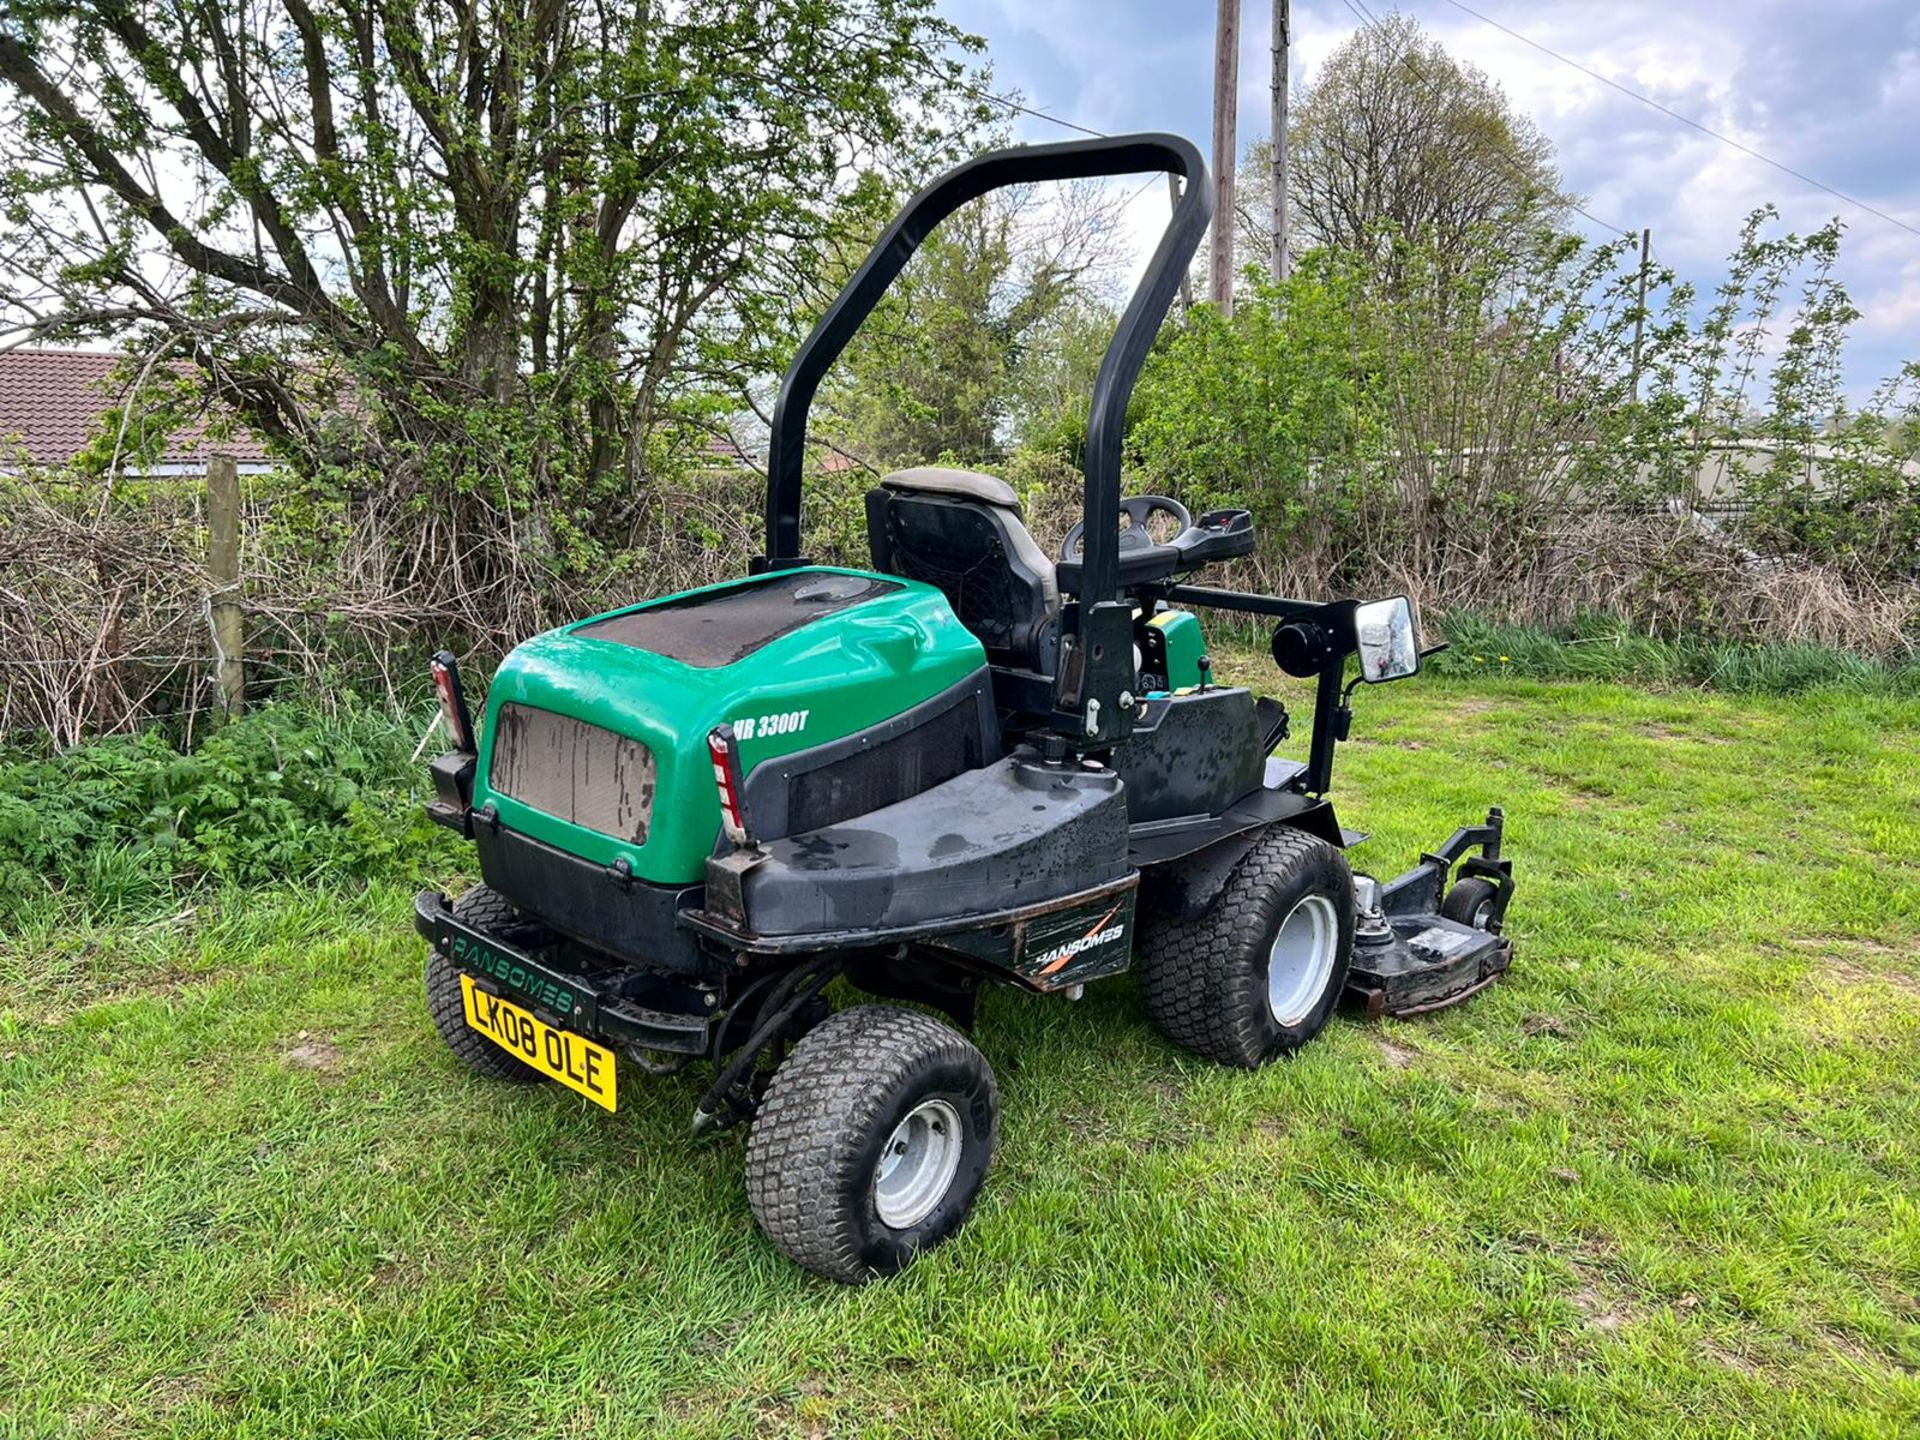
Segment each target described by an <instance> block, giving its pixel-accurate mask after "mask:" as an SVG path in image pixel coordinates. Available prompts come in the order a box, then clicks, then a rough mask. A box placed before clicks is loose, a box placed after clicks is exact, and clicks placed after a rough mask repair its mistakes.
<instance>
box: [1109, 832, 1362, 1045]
mask: <svg viewBox="0 0 1920 1440" xmlns="http://www.w3.org/2000/svg"><path fill="white" fill-rule="evenodd" d="M1140 950H1141V954H1140V988H1141V991H1142V993H1143V994H1144V995H1145V997H1146V1001H1147V1015H1148V1016H1149V1017H1150V1018H1151V1019H1152V1021H1153V1023H1154V1024H1155V1025H1156V1026H1158V1027H1159V1029H1160V1033H1161V1034H1163V1035H1165V1036H1166V1037H1167V1038H1168V1039H1169V1040H1171V1041H1173V1042H1174V1043H1175V1044H1177V1045H1184V1046H1185V1047H1186V1048H1187V1049H1189V1050H1193V1051H1197V1052H1198V1053H1199V1054H1201V1055H1204V1056H1206V1057H1207V1058H1208V1059H1209V1060H1217V1061H1219V1062H1220V1063H1221V1064H1223V1065H1240V1066H1244V1067H1246V1068H1248V1069H1252V1068H1253V1067H1254V1066H1256V1065H1264V1064H1266V1062H1267V1061H1269V1060H1272V1059H1275V1058H1277V1057H1279V1056H1282V1055H1291V1054H1292V1053H1293V1052H1294V1051H1296V1050H1298V1049H1299V1048H1300V1047H1301V1046H1302V1045H1304V1044H1306V1043H1307V1041H1309V1040H1311V1039H1312V1038H1313V1037H1314V1036H1315V1035H1318V1034H1319V1033H1320V1031H1321V1029H1322V1028H1323V1027H1324V1026H1325V1025H1326V1023H1327V1019H1328V1017H1329V1016H1331V1015H1332V1014H1333V1007H1334V1006H1335V1005H1336V1004H1337V1003H1338V1002H1339V999H1340V992H1341V990H1343V989H1344V988H1345V987H1346V983H1347V965H1348V962H1349V961H1350V960H1351V959H1352V957H1353V874H1352V872H1351V871H1350V870H1349V869H1348V868H1347V857H1346V856H1345V855H1344V854H1342V853H1341V852H1340V851H1339V850H1337V849H1335V848H1334V847H1333V846H1331V845H1329V844H1327V842H1326V841H1324V840H1320V839H1317V838H1315V837H1314V836H1312V835H1306V834H1303V833H1302V832H1300V831H1298V830H1291V829H1288V828H1287V827H1285V826H1276V827H1275V828H1274V829H1272V830H1269V831H1268V832H1267V833H1266V834H1265V835H1263V836H1261V837H1260V839H1259V840H1257V841H1255V842H1254V846H1253V848H1252V849H1251V850H1249V851H1248V852H1247V854H1246V856H1245V858H1243V859H1242V860H1241V861H1240V863H1239V865H1237V866H1236V867H1235V868H1234V871H1233V874H1232V875H1231V876H1230V877H1229V879H1228V880H1227V884H1226V888H1225V889H1224V890H1222V891H1221V893H1220V895H1219V897H1218V898H1217V899H1216V900H1215V901H1214V904H1213V908H1212V909H1211V910H1210V911H1208V912H1207V914H1205V915H1203V916H1202V917H1201V918H1199V919H1198V920H1193V921H1181V920H1163V921H1161V922H1159V923H1158V924H1156V925H1155V926H1153V927H1152V929H1151V930H1150V931H1149V933H1148V935H1147V937H1146V939H1145V940H1144V942H1143V943H1142V945H1141V947H1140Z"/></svg>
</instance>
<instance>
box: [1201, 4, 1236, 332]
mask: <svg viewBox="0 0 1920 1440" xmlns="http://www.w3.org/2000/svg"><path fill="white" fill-rule="evenodd" d="M1219 3H1220V14H1219V26H1218V28H1217V29H1215V31H1214V33H1213V248H1212V249H1211V250H1210V251H1209V252H1208V262H1207V278H1208V281H1209V282H1210V284H1211V286H1212V295H1213V302H1214V304H1216V305H1218V306H1219V307H1220V313H1221V314H1222V315H1229V316H1230V315H1232V314H1233V232H1234V211H1233V166H1234V161H1235V158H1236V157H1235V155H1234V130H1235V122H1236V121H1237V120H1238V119H1239V98H1240V96H1239V88H1240V0H1219Z"/></svg>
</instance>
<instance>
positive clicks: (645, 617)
mask: <svg viewBox="0 0 1920 1440" xmlns="http://www.w3.org/2000/svg"><path fill="white" fill-rule="evenodd" d="M899 588H900V586H899V585H898V584H896V583H895V582H894V581H892V580H877V579H872V578H869V577H867V576H862V575H830V574H829V575H822V574H819V573H817V572H803V573H801V574H797V575H785V574H783V575H771V576H766V577H764V578H761V579H757V580H749V581H746V582H744V583H743V584H739V585H734V586H731V587H730V588H728V589H725V590H710V591H702V592H700V593H699V594H696V595H689V596H687V597H685V598H684V599H680V600H666V601H662V602H661V603H660V604H658V605H643V606H641V607H640V608H639V609H637V610H627V611H623V612H622V613H621V614H618V615H609V616H608V617H607V618H606V619H604V620H596V621H594V622H593V624H591V625H583V626H582V627H581V628H580V629H578V630H576V631H574V632H573V633H574V634H576V635H585V636H587V637H589V638H590V639H594V640H611V641H612V642H614V643H615V644H616V645H631V646H633V648H634V649H636V650H646V651H649V652H651V653H652V654H655V655H665V656H666V657H667V658H668V659H669V660H678V661H679V662H680V663H681V664H682V665H692V666H694V667H696V668H698V669H702V670H710V669H713V668H715V667H717V666H721V665H731V664H733V663H734V662H735V661H737V660H744V659H745V658H746V657H747V656H749V655H751V654H752V653H753V652H754V651H756V650H758V649H759V648H760V647H761V646H762V645H766V644H768V643H770V642H772V641H774V640H778V639H779V638H780V637H781V636H782V635H790V634H792V633H793V632H794V631H795V630H798V629H799V628H800V627H801V626H802V625H806V624H809V623H811V622H812V621H815V620H818V619H820V618H821V617H822V616H824V615H832V614H834V613H835V612H837V611H840V610H845V609H846V608H848V607H849V606H851V605H858V604H859V603H860V602H861V601H863V600H873V599H877V598H878V597H879V596H882V595H888V594H891V593H892V592H893V591H895V590H898V589H899Z"/></svg>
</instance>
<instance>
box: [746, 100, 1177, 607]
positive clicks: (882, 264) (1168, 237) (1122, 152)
mask: <svg viewBox="0 0 1920 1440" xmlns="http://www.w3.org/2000/svg"><path fill="white" fill-rule="evenodd" d="M1143 170H1169V171H1172V172H1173V173H1174V174H1176V175H1180V176H1182V177H1184V178H1185V180H1186V186H1185V189H1184V193H1183V194H1182V195H1181V197H1180V203H1179V205H1177V206H1176V207H1175V208H1174V212H1173V218H1172V219H1171V220H1170V221H1168V223H1167V228H1166V231H1165V233H1163V234H1162V235H1161V237H1160V244H1159V247H1158V248H1157V249H1156V250H1155V251H1154V252H1153V259H1152V260H1151V261H1150V262H1148V265H1147V269H1146V273H1145V274H1144V275H1142V276H1141V278H1140V284H1139V286H1138V287H1137V288H1136V289H1135V290H1134V292H1133V298H1132V299H1131V300H1130V301H1128V302H1127V308H1126V311H1125V313H1124V314H1122V315H1121V317H1120V325H1119V328H1118V329H1116V330H1115V331H1114V334H1113V340H1112V341H1111V343H1109V344H1108V346H1107V353H1106V357H1105V358H1104V359H1103V360H1102V361H1101V362H1100V373H1099V376H1098V378H1096V379H1095V381H1094V385H1093V406H1092V409H1091V411H1090V412H1089V413H1088V417H1087V465H1086V486H1085V490H1084V493H1083V496H1082V503H1083V507H1084V518H1085V520H1086V540H1085V542H1084V560H1083V562H1082V566H1081V572H1080V573H1081V581H1080V584H1081V592H1080V599H1081V602H1082V604H1083V605H1092V604H1097V603H1099V602H1101V601H1110V600H1112V599H1114V598H1115V597H1116V595H1117V593H1118V590H1119V583H1120V577H1119V552H1120V432H1121V430H1122V428H1123V427H1124V425H1125V423H1126V418H1127V400H1128V398H1129V397H1130V396H1131V395H1132V394H1133V383H1134V381H1135V380H1137V379H1138V378H1139V375H1140V367H1141V365H1142V364H1144V363H1145V361H1146V358H1147V351H1148V349H1149V348H1150V347H1151V346H1152V344H1153V337H1154V336H1155V335H1156V334H1157V333H1158V332H1159V329H1160V322H1161V320H1162V319H1164V318H1165V317H1166V313H1167V307H1168V306H1169V305H1171V304H1172V303H1173V297H1174V294H1175V292H1176V291H1177V290H1178V289H1179V288H1180V277H1181V276H1182V275H1183V274H1185V273H1186V269H1187V264H1188V262H1189V261H1191V260H1192V258H1193V253H1194V251H1195V250H1197V249H1198V248H1199V246H1200V238H1201V236H1203V235H1204V234H1206V231H1207V224H1208V222H1209V221H1210V220H1211V219H1212V218H1213V187H1212V185H1211V184H1210V183H1209V182H1208V179H1207V166H1206V162H1205V161H1204V160H1202V159H1201V158H1200V152H1199V151H1198V150H1197V149H1195V148H1194V146H1193V145H1192V143H1191V142H1189V141H1186V140H1183V139H1181V138H1180V137H1179V136H1178V135H1159V134H1145V135H1116V136H1113V137H1111V138H1108V139H1101V140H1069V141H1065V142H1063V143H1061V144H1058V145H1020V146H1015V147H1014V148H1012V149H1009V150H993V151H989V152H988V153H987V154H985V155H979V156H976V157H975V158H974V159H972V160H969V161H967V162H966V163H965V164H964V165H960V166H957V167H955V168H954V169H952V170H949V171H948V172H947V173H946V174H944V175H942V176H940V177H939V178H938V179H937V180H935V181H933V182H932V183H931V184H930V185H928V186H927V187H926V188H925V189H923V190H922V191H921V192H920V193H919V194H918V195H915V196H914V197H913V199H911V200H909V201H908V202H907V205H906V208H905V209H903V210H902V211H901V212H900V213H899V214H898V215H896V216H895V217H894V220H893V223H892V224H891V225H889V226H888V227H887V229H886V233H885V234H883V235H882V236H881V237H880V239H879V240H878V241H877V242H875V244H874V247H873V249H872V250H871V251H869V252H868V254H867V258H866V260H865V262H864V263H862V265H861V266H860V268H859V270H857V271H856V272H855V273H854V276H853V278H852V279H851V280H849V281H848V282H847V283H846V286H845V288H843V289H842V290H841V291H840V294H839V295H838V297H836V298H835V300H834V302H833V304H832V305H830V306H828V307H827V313H826V314H824V315H822V316H821V317H820V320H819V323H818V324H816V325H815V326H814V327H813V331H812V333H811V334H809V335H808V336H807V338H806V340H805V342H804V343H802V345H801V346H800V349H799V352H798V353H797V354H796V355H795V356H794V357H793V363H792V364H791V365H789V366H788V367H787V374H786V378H785V379H784V380H782V381H781V383H780V398H779V399H778V401H776V402H775V404H774V407H773V433H772V435H771V437H770V440H769V446H768V452H767V553H766V556H765V557H764V561H763V565H764V568H767V569H775V570H777V569H782V568H785V567H787V566H791V565H794V564H797V563H800V558H801V551H800V491H801V482H802V465H803V458H804V452H805V449H806V442H807V412H808V410H809V409H811V408H812V405H813V396H814V392H815V391H816V390H817V389H818V388H819V386H820V381H821V379H822V378H823V377H824V376H825V375H826V373H827V369H828V367H829V366H831V365H832V364H833V362H834V361H835V360H837V359H838V358H839V357H840V352H841V351H842V350H844V349H845V348H846V345H847V342H848V341H849V340H851V339H852V338H853V335H854V332H855V331H856V330H858V329H859V328H860V325H861V323H862V322H863V321H864V320H865V319H866V318H867V316H868V315H870V314H871V313H872V312H873V308H874V306H876V305H878V304H879V303H880V299H881V297H882V296H883V295H885V294H886V292H887V287H888V286H889V285H891V284H892V283H893V281H894V278H895V277H896V276H898V275H899V273H900V271H901V270H902V269H903V268H905V266H906V263H907V261H908V260H909V259H911V258H912V256H913V252H914V251H915V250H917V249H919V248H920V243H921V242H922V241H923V240H925V239H926V238H927V235H928V234H929V233H930V232H931V231H932V230H933V228H934V226H936V225H938V224H939V223H940V222H941V221H942V220H944V219H946V218H947V216H949V215H951V214H952V213H953V212H954V211H955V210H957V209H959V208H960V207H961V206H962V205H964V204H966V203H967V201H969V200H973V199H976V198H977V197H979V196H981V195H984V194H986V193H987V192H988V191H989V190H998V189H1002V188H1004V187H1005V186H1009V185H1027V184H1033V183H1035V182H1038V181H1045V180H1079V179H1084V178H1087V177H1089V176H1094V175H1132V174H1137V173H1139V172H1140V171H1143ZM1096 516H1098V517H1101V521H1102V523H1100V524H1095V523H1094V519H1095V517H1096Z"/></svg>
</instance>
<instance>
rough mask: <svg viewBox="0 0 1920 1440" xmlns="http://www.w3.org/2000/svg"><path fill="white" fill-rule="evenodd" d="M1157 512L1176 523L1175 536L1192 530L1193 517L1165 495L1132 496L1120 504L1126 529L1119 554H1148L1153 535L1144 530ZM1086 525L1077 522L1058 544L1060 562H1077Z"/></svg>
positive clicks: (1082, 548)
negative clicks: (1159, 511)
mask: <svg viewBox="0 0 1920 1440" xmlns="http://www.w3.org/2000/svg"><path fill="white" fill-rule="evenodd" d="M1156 510H1161V511H1165V512H1166V513H1167V514H1168V515H1171V516H1172V517H1173V518H1174V520H1175V521H1176V522H1177V527H1176V528H1175V530H1174V532H1173V533H1174V534H1176V535H1178V534H1179V533H1180V532H1181V531H1182V530H1187V529H1191V528H1192V526H1193V516H1191V515H1189V514H1188V513H1187V507H1186V506H1184V505H1182V504H1181V503H1180V502H1179V501H1178V500H1169V499H1168V498H1167V497H1166V496H1165V495H1134V496H1130V497H1129V498H1127V499H1125V500H1122V501H1121V502H1120V513H1121V514H1122V515H1124V516H1126V517H1127V519H1128V521H1129V522H1131V523H1129V524H1128V526H1127V528H1126V529H1124V530H1122V531H1121V532H1120V553H1121V554H1122V555H1126V554H1129V553H1131V552H1133V551H1136V550H1151V549H1152V548H1153V546H1154V539H1153V532H1152V531H1150V530H1148V529H1147V520H1148V518H1149V517H1151V516H1152V514H1153V512H1154V511H1156ZM1086 536H1087V522H1086V521H1085V520H1076V521H1074V522H1073V528H1072V529H1071V530H1069V531H1067V538H1066V539H1064V540H1062V541H1061V542H1060V558H1061V559H1062V560H1079V559H1081V558H1082V557H1083V555H1084V552H1085V548H1086V544H1085V542H1086Z"/></svg>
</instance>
